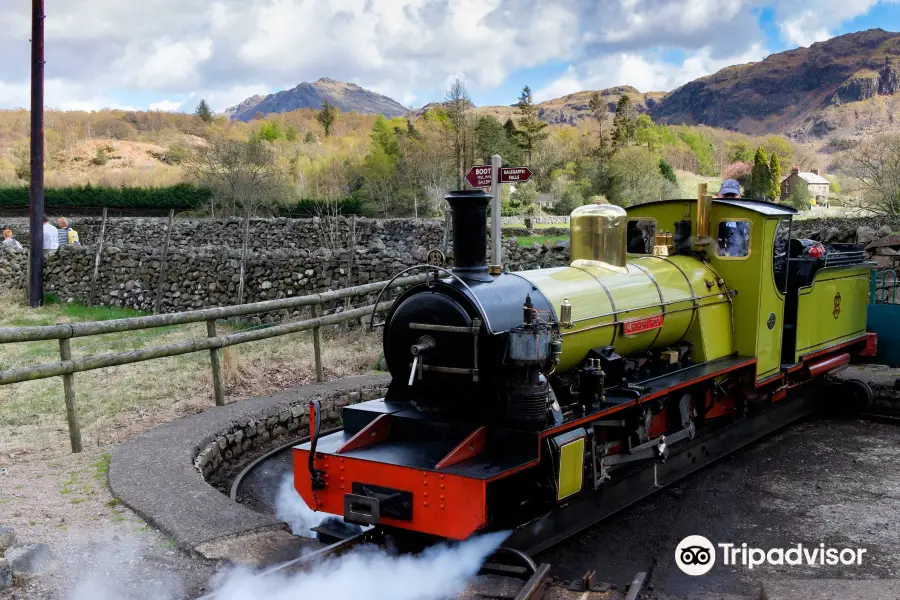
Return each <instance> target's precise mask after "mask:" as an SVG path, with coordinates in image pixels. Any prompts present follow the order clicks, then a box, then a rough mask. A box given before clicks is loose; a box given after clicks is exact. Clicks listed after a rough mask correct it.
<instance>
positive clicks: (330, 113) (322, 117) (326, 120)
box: [316, 100, 337, 137]
mask: <svg viewBox="0 0 900 600" xmlns="http://www.w3.org/2000/svg"><path fill="white" fill-rule="evenodd" d="M336 118H337V109H336V108H335V107H334V106H332V105H331V104H330V103H329V102H328V100H326V101H325V104H323V105H322V110H320V111H319V112H317V113H316V121H318V122H319V123H320V124H321V125H322V128H323V129H325V137H328V136H329V135H331V127H332V125H334V120H335V119H336Z"/></svg>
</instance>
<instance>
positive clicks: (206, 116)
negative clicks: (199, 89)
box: [194, 100, 216, 123]
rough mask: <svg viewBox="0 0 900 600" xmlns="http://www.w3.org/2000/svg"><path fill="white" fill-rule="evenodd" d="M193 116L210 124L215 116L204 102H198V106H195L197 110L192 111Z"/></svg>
mask: <svg viewBox="0 0 900 600" xmlns="http://www.w3.org/2000/svg"><path fill="white" fill-rule="evenodd" d="M194 114H196V115H197V116H198V117H200V119H201V120H202V121H203V122H204V123H212V122H213V120H214V119H215V118H216V115H215V114H214V113H213V111H212V109H211V108H210V107H209V104H207V103H206V100H200V104H198V105H197V110H195V111H194Z"/></svg>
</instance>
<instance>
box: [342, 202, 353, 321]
mask: <svg viewBox="0 0 900 600" xmlns="http://www.w3.org/2000/svg"><path fill="white" fill-rule="evenodd" d="M347 247H348V248H349V250H348V252H347V254H348V256H347V283H346V284H345V285H346V286H347V287H351V286H352V285H353V258H354V255H355V253H356V215H353V216H351V217H350V239H349V240H348V243H347ZM344 310H350V298H349V297H347V298H345V299H344ZM349 327H350V322H349V321H344V322H343V323H341V331H343V332H345V333H346V332H347V329H348V328H349Z"/></svg>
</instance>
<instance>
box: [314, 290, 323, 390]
mask: <svg viewBox="0 0 900 600" xmlns="http://www.w3.org/2000/svg"><path fill="white" fill-rule="evenodd" d="M312 314H313V318H318V317H319V315H320V314H321V309H320V308H319V305H318V304H313V305H312ZM313 354H314V355H315V358H316V381H318V382H320V383H321V382H323V381H325V373H324V371H323V370H322V328H321V327H313Z"/></svg>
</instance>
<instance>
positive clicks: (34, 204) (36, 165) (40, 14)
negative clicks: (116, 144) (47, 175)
mask: <svg viewBox="0 0 900 600" xmlns="http://www.w3.org/2000/svg"><path fill="white" fill-rule="evenodd" d="M30 195H31V203H30V205H29V217H30V218H29V222H30V226H31V249H30V263H29V264H30V267H31V274H30V275H31V276H30V278H29V282H28V303H29V304H30V305H31V307H32V308H38V307H39V306H41V305H42V304H43V303H44V223H43V216H44V0H31V194H30Z"/></svg>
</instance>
